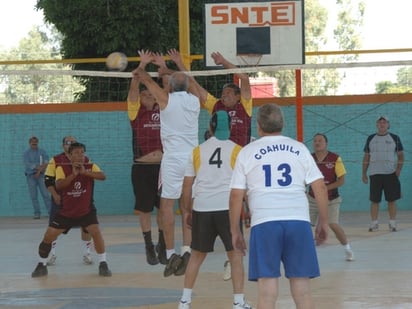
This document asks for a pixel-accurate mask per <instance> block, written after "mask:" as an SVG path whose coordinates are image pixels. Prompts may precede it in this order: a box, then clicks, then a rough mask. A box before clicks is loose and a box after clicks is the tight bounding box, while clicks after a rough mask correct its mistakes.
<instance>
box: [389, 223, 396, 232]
mask: <svg viewBox="0 0 412 309" xmlns="http://www.w3.org/2000/svg"><path fill="white" fill-rule="evenodd" d="M397 230H398V229H397V227H396V223H393V224H392V223H389V231H391V232H396V231H397Z"/></svg>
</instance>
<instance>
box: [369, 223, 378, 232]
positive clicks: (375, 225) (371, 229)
mask: <svg viewBox="0 0 412 309" xmlns="http://www.w3.org/2000/svg"><path fill="white" fill-rule="evenodd" d="M377 230H379V224H378V223H371V224H370V225H369V232H376V231H377Z"/></svg>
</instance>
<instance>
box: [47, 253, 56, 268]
mask: <svg viewBox="0 0 412 309" xmlns="http://www.w3.org/2000/svg"><path fill="white" fill-rule="evenodd" d="M56 259H57V256H56V255H54V254H52V256H51V257H50V259H49V260H48V261H47V266H53V265H56Z"/></svg>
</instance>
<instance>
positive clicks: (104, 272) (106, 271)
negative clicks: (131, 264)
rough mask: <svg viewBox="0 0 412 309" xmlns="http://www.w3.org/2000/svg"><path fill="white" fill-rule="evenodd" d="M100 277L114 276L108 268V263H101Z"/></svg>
mask: <svg viewBox="0 0 412 309" xmlns="http://www.w3.org/2000/svg"><path fill="white" fill-rule="evenodd" d="M99 276H102V277H111V276H112V272H111V271H110V269H109V266H107V263H106V262H100V265H99Z"/></svg>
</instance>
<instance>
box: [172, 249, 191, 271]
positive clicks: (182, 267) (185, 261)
mask: <svg viewBox="0 0 412 309" xmlns="http://www.w3.org/2000/svg"><path fill="white" fill-rule="evenodd" d="M189 259H190V252H185V253H183V255H182V257H181V260H182V263H181V264H180V265H179V267H177V269H176V271H175V276H181V275H184V274H185V272H186V267H187V264H188V263H189Z"/></svg>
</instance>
